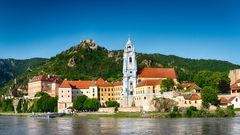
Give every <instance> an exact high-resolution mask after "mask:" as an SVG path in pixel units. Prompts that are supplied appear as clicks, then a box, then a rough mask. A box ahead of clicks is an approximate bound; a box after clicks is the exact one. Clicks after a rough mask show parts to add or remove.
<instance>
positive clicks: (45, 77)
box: [30, 75, 62, 83]
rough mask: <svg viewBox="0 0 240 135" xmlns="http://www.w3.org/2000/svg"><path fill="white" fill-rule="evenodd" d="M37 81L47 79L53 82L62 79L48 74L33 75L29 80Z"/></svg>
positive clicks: (59, 81)
mask: <svg viewBox="0 0 240 135" xmlns="http://www.w3.org/2000/svg"><path fill="white" fill-rule="evenodd" d="M37 81H48V82H54V83H62V80H61V79H60V78H59V77H57V76H49V75H40V76H34V77H33V78H32V79H31V81H30V82H37Z"/></svg>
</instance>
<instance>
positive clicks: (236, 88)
mask: <svg viewBox="0 0 240 135" xmlns="http://www.w3.org/2000/svg"><path fill="white" fill-rule="evenodd" d="M231 90H240V86H238V83H234V84H232V85H231Z"/></svg>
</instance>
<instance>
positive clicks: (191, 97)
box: [183, 93, 201, 100]
mask: <svg viewBox="0 0 240 135" xmlns="http://www.w3.org/2000/svg"><path fill="white" fill-rule="evenodd" d="M183 97H184V99H185V100H201V96H200V95H198V94H197V93H192V94H186V95H183Z"/></svg>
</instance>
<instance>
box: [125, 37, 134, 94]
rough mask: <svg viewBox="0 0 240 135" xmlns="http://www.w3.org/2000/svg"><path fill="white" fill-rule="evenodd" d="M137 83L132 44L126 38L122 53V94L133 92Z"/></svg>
mask: <svg viewBox="0 0 240 135" xmlns="http://www.w3.org/2000/svg"><path fill="white" fill-rule="evenodd" d="M136 85H137V61H136V56H135V50H134V46H133V44H132V42H131V40H130V38H129V39H128V41H127V43H126V46H125V49H124V54H123V91H122V95H123V96H127V95H133V94H135V88H136Z"/></svg>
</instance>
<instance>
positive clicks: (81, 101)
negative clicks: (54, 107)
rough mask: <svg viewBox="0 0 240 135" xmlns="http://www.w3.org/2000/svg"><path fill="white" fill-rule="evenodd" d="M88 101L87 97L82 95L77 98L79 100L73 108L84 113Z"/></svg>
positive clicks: (74, 102) (74, 103) (75, 101)
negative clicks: (84, 106)
mask: <svg viewBox="0 0 240 135" xmlns="http://www.w3.org/2000/svg"><path fill="white" fill-rule="evenodd" d="M86 100H87V96H86V95H82V96H79V97H77V99H76V100H74V101H73V108H74V109H76V110H79V111H82V110H83V105H84V102H85V101H86Z"/></svg>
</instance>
